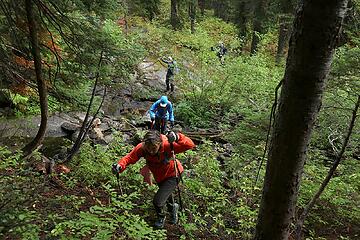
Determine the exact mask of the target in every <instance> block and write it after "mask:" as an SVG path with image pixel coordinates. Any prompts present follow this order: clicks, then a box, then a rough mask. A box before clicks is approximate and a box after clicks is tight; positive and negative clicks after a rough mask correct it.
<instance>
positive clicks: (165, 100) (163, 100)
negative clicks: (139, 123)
mask: <svg viewBox="0 0 360 240" xmlns="http://www.w3.org/2000/svg"><path fill="white" fill-rule="evenodd" d="M168 102H169V101H168V98H167V96H161V98H160V107H166V105H167V104H168Z"/></svg>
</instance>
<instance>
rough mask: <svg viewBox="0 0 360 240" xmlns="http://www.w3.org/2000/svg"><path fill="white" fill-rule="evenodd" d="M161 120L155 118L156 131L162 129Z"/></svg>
mask: <svg viewBox="0 0 360 240" xmlns="http://www.w3.org/2000/svg"><path fill="white" fill-rule="evenodd" d="M160 128H161V118H158V117H155V123H154V129H155V130H158V131H160V130H161V129H160Z"/></svg>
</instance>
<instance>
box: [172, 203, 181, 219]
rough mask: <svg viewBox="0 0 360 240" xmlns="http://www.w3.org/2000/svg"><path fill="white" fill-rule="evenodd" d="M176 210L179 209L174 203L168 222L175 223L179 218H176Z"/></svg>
mask: <svg viewBox="0 0 360 240" xmlns="http://www.w3.org/2000/svg"><path fill="white" fill-rule="evenodd" d="M178 210H179V204H177V203H174V206H173V208H172V210H171V212H170V223H171V224H177V222H178V220H179V218H178Z"/></svg>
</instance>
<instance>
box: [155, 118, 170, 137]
mask: <svg viewBox="0 0 360 240" xmlns="http://www.w3.org/2000/svg"><path fill="white" fill-rule="evenodd" d="M166 123H167V120H166V119H165V118H159V117H155V123H154V129H155V130H158V131H159V132H160V133H162V134H165V131H166Z"/></svg>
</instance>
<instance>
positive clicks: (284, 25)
mask: <svg viewBox="0 0 360 240" xmlns="http://www.w3.org/2000/svg"><path fill="white" fill-rule="evenodd" d="M290 32H291V24H290V22H289V21H288V20H287V18H286V17H285V16H283V17H280V25H279V39H278V48H277V52H276V59H275V62H276V64H279V63H280V61H281V59H282V58H283V57H284V55H285V49H286V48H287V46H288V43H289V38H290Z"/></svg>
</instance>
